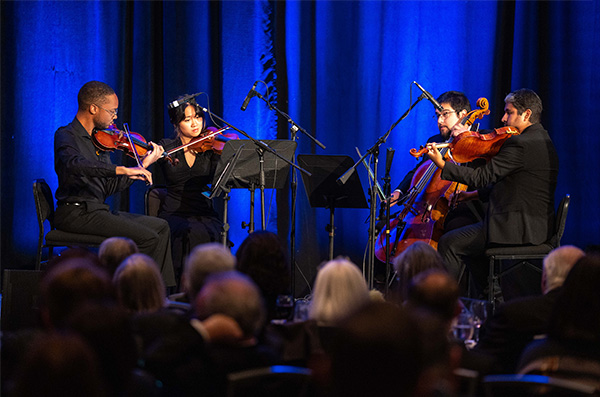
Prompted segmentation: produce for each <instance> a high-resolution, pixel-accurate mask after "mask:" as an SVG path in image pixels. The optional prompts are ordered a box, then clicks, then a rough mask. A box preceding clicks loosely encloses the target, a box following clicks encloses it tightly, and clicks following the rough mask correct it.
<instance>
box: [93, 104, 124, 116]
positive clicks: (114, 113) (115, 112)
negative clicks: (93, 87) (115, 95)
mask: <svg viewBox="0 0 600 397" xmlns="http://www.w3.org/2000/svg"><path fill="white" fill-rule="evenodd" d="M94 105H95V106H98V107H99V108H100V109H102V110H106V111H107V112H108V113H109V114H110V115H111V116H113V117H117V113H119V110H118V109H117V110H108V109H106V108H103V107H102V106H100V105H97V104H94Z"/></svg>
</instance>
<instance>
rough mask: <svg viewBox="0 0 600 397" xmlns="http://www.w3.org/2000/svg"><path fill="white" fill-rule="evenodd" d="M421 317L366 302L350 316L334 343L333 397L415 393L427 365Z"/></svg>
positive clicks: (386, 305) (394, 308) (382, 304)
mask: <svg viewBox="0 0 600 397" xmlns="http://www.w3.org/2000/svg"><path fill="white" fill-rule="evenodd" d="M419 331H420V330H419V328H418V325H417V322H416V321H414V320H413V319H412V318H411V317H410V315H409V313H408V311H407V310H406V309H404V308H402V307H397V306H394V305H392V304H390V303H385V302H373V303H371V304H369V305H367V306H364V307H362V308H360V309H358V311H357V312H356V313H354V314H352V315H350V316H349V317H348V318H347V319H346V320H344V321H343V322H342V323H341V324H340V326H339V329H338V331H337V333H336V338H335V339H334V341H333V342H332V348H331V386H332V393H331V395H332V396H367V395H374V396H411V395H412V394H413V392H414V390H415V388H416V387H417V381H418V378H419V376H420V374H421V371H422V369H423V364H424V363H423V360H424V359H425V357H423V352H424V351H423V344H422V340H421V338H420V333H419Z"/></svg>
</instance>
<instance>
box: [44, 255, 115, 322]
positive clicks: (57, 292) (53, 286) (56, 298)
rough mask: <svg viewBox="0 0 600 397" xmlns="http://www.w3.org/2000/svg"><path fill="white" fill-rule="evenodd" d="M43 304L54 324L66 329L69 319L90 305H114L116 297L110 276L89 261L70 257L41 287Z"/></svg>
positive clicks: (48, 273) (47, 277)
mask: <svg viewBox="0 0 600 397" xmlns="http://www.w3.org/2000/svg"><path fill="white" fill-rule="evenodd" d="M40 291H41V297H42V304H43V305H44V306H45V308H46V310H47V311H48V314H49V316H50V321H51V322H52V325H53V326H55V327H57V328H62V327H63V326H64V325H65V322H66V320H67V319H68V317H69V316H70V315H71V314H73V313H74V312H75V310H76V309H78V308H79V307H80V305H82V304H84V303H86V302H99V303H104V302H111V301H113V298H114V294H113V288H112V285H111V282H110V278H109V277H108V274H107V273H106V272H105V271H104V269H102V268H100V267H99V266H97V265H95V264H94V263H92V262H90V261H89V260H88V259H86V258H77V257H74V258H68V259H66V260H64V261H62V262H60V263H58V264H57V265H55V266H54V267H52V268H51V269H50V270H49V271H48V272H47V273H46V274H45V275H44V276H43V278H42V282H41V285H40Z"/></svg>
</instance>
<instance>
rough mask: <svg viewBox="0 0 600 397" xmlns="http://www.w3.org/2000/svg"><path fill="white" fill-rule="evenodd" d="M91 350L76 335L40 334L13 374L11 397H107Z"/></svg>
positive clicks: (106, 391) (107, 394) (96, 361)
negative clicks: (14, 380)
mask: <svg viewBox="0 0 600 397" xmlns="http://www.w3.org/2000/svg"><path fill="white" fill-rule="evenodd" d="M105 386H106V385H105V384H104V383H103V381H102V377H101V375H100V370H99V366H98V360H97V358H96V355H95V353H94V351H93V350H92V348H90V346H89V345H88V344H87V343H86V342H85V341H84V340H83V339H82V338H81V337H80V336H78V335H75V334H68V333H67V334H63V333H51V334H48V335H40V336H39V337H38V338H37V339H36V340H35V341H34V342H33V344H32V346H31V349H30V350H29V352H28V353H27V354H26V357H25V358H24V360H23V364H22V366H21V367H20V368H19V370H18V372H17V375H16V382H15V389H14V392H13V393H11V394H10V395H11V396H14V397H38V396H48V397H78V396H89V397H109V396H110V395H111V394H109V393H108V390H107V389H106V387H105Z"/></svg>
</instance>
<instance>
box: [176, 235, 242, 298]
mask: <svg viewBox="0 0 600 397" xmlns="http://www.w3.org/2000/svg"><path fill="white" fill-rule="evenodd" d="M234 269H235V256H233V255H232V254H231V252H230V251H229V250H228V249H227V248H225V246H223V244H219V243H207V244H200V245H197V246H196V247H195V248H194V249H193V250H192V252H190V254H189V255H188V257H187V259H186V261H185V266H184V269H183V288H184V290H185V291H186V293H187V294H188V298H189V299H190V301H192V300H193V299H194V297H195V296H196V295H197V294H198V292H200V290H201V289H202V287H203V286H204V282H205V280H206V278H207V277H208V276H209V275H211V274H213V273H219V272H227V271H231V270H234Z"/></svg>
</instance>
